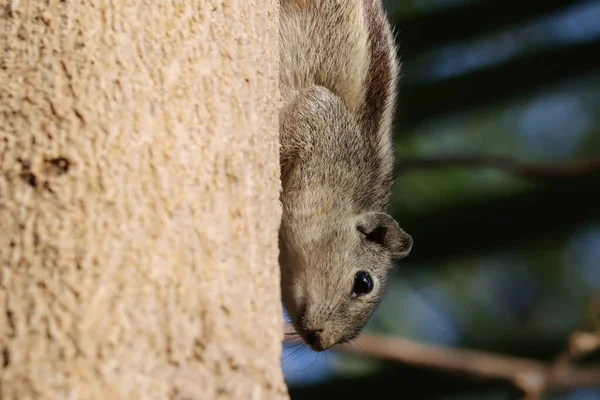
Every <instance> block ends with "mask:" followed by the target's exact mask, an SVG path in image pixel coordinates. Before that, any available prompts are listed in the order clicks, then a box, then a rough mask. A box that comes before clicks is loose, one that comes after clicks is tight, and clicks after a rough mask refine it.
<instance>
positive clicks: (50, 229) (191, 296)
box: [0, 0, 287, 400]
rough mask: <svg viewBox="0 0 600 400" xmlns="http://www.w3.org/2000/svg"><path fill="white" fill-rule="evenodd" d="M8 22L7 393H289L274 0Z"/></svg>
mask: <svg viewBox="0 0 600 400" xmlns="http://www.w3.org/2000/svg"><path fill="white" fill-rule="evenodd" d="M0 21H1V22H0V35H2V36H1V37H0V54H1V58H0V63H1V64H0V268H1V269H0V371H1V372H0V385H1V388H0V390H1V392H0V398H2V399H3V400H9V399H19V400H24V399H33V398H36V399H37V398H40V399H44V398H47V399H60V398H69V399H115V398H119V399H282V398H285V397H287V394H286V389H285V386H284V384H283V377H282V373H281V369H280V362H279V360H280V351H281V344H280V340H281V337H282V327H283V323H282V317H281V309H280V298H279V270H278V265H277V253H278V250H277V228H278V225H279V218H280V212H281V211H280V206H279V201H278V194H279V173H278V169H279V165H278V139H277V138H278V136H277V135H278V133H277V132H278V127H277V113H276V108H277V106H278V101H279V94H278V91H277V79H276V78H277V68H276V62H277V4H276V2H275V1H273V0H255V1H251V0H240V1H222V0H202V1H175V0H170V1H154V2H140V1H133V0H131V1H114V2H109V1H104V0H89V1H77V2H74V1H59V0H46V1H42V0H29V1H27V0H26V1H6V0H5V1H3V2H2V7H1V9H0Z"/></svg>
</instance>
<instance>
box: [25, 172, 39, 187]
mask: <svg viewBox="0 0 600 400" xmlns="http://www.w3.org/2000/svg"><path fill="white" fill-rule="evenodd" d="M21 179H23V180H24V181H25V182H27V184H28V185H29V186H31V187H33V188H35V187H37V178H36V176H35V175H34V174H33V173H32V172H30V171H24V172H22V173H21Z"/></svg>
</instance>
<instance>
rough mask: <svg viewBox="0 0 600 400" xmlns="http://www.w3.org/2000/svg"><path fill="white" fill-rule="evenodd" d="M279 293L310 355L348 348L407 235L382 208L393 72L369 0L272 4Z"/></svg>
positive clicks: (389, 43)
mask: <svg viewBox="0 0 600 400" xmlns="http://www.w3.org/2000/svg"><path fill="white" fill-rule="evenodd" d="M280 10H281V11H280V26H279V57H280V71H279V88H280V92H281V98H282V106H281V109H280V110H279V134H280V168H281V183H282V190H281V196H280V200H281V204H282V208H283V215H282V220H281V224H280V228H279V264H280V269H281V295H282V300H283V303H284V306H285V308H286V309H287V311H288V315H289V317H290V319H291V323H292V325H293V327H294V329H295V331H296V333H297V334H298V335H299V336H300V337H301V338H302V340H303V341H304V342H305V343H306V344H307V345H308V346H309V347H310V348H311V349H312V350H314V351H324V350H326V349H328V348H330V347H331V346H333V345H336V344H338V343H345V342H349V341H351V340H353V339H355V338H356V337H357V336H358V335H359V333H360V332H361V330H362V329H363V327H364V326H365V325H366V323H367V321H368V320H369V318H370V317H371V315H372V314H373V311H374V310H375V308H376V307H377V305H378V304H379V302H380V300H381V298H382V296H383V294H384V292H385V287H386V280H387V276H388V273H389V271H390V269H391V267H392V264H393V262H394V261H398V260H400V259H402V258H404V257H406V256H407V255H408V254H409V253H410V251H411V249H412V245H413V239H412V237H411V236H410V235H409V234H408V233H406V232H405V231H404V230H402V229H401V228H400V226H399V224H398V222H396V220H395V219H394V218H393V217H392V216H390V215H389V214H388V212H387V211H386V210H387V208H388V207H389V202H390V196H391V190H392V185H393V182H394V164H395V158H394V151H393V143H392V120H393V115H394V107H395V102H396V84H397V80H398V74H399V69H400V64H399V61H398V59H397V56H396V46H395V43H394V37H393V35H392V30H391V27H390V25H389V23H388V21H387V17H386V14H385V12H384V10H383V6H382V4H381V0H281V8H280Z"/></svg>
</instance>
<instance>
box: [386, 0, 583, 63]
mask: <svg viewBox="0 0 600 400" xmlns="http://www.w3.org/2000/svg"><path fill="white" fill-rule="evenodd" d="M573 3H574V1H573V0H543V1H542V0H529V1H514V0H508V1H507V0H487V1H485V2H479V1H472V2H467V3H462V4H460V6H455V7H439V8H438V9H437V10H435V11H432V12H427V13H423V14H419V16H417V17H412V18H410V19H403V18H402V15H401V14H400V13H398V12H397V11H396V9H397V8H400V7H398V2H397V1H393V0H390V1H386V2H385V5H386V8H387V10H388V12H390V13H391V19H392V21H393V22H394V23H395V30H396V32H397V38H398V44H399V46H400V49H401V51H402V54H403V55H409V56H413V55H414V54H417V53H419V52H423V51H426V50H429V49H431V48H433V47H437V46H442V45H444V44H448V43H452V42H456V41H459V40H465V39H470V38H474V37H478V36H481V35H482V32H483V33H486V34H489V33H491V32H497V31H500V30H503V29H506V28H510V27H514V26H517V25H518V24H520V23H523V22H526V21H529V20H532V19H538V18H542V17H544V16H547V15H549V14H551V13H555V12H557V11H560V10H561V9H566V8H567V7H571V6H573Z"/></svg>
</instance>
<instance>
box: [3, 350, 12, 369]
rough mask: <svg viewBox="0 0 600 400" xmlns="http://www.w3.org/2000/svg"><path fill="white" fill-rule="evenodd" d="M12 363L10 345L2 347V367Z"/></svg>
mask: <svg viewBox="0 0 600 400" xmlns="http://www.w3.org/2000/svg"><path fill="white" fill-rule="evenodd" d="M9 365H10V353H9V352H8V347H5V348H3V349H2V368H7V367H8V366H9Z"/></svg>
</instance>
